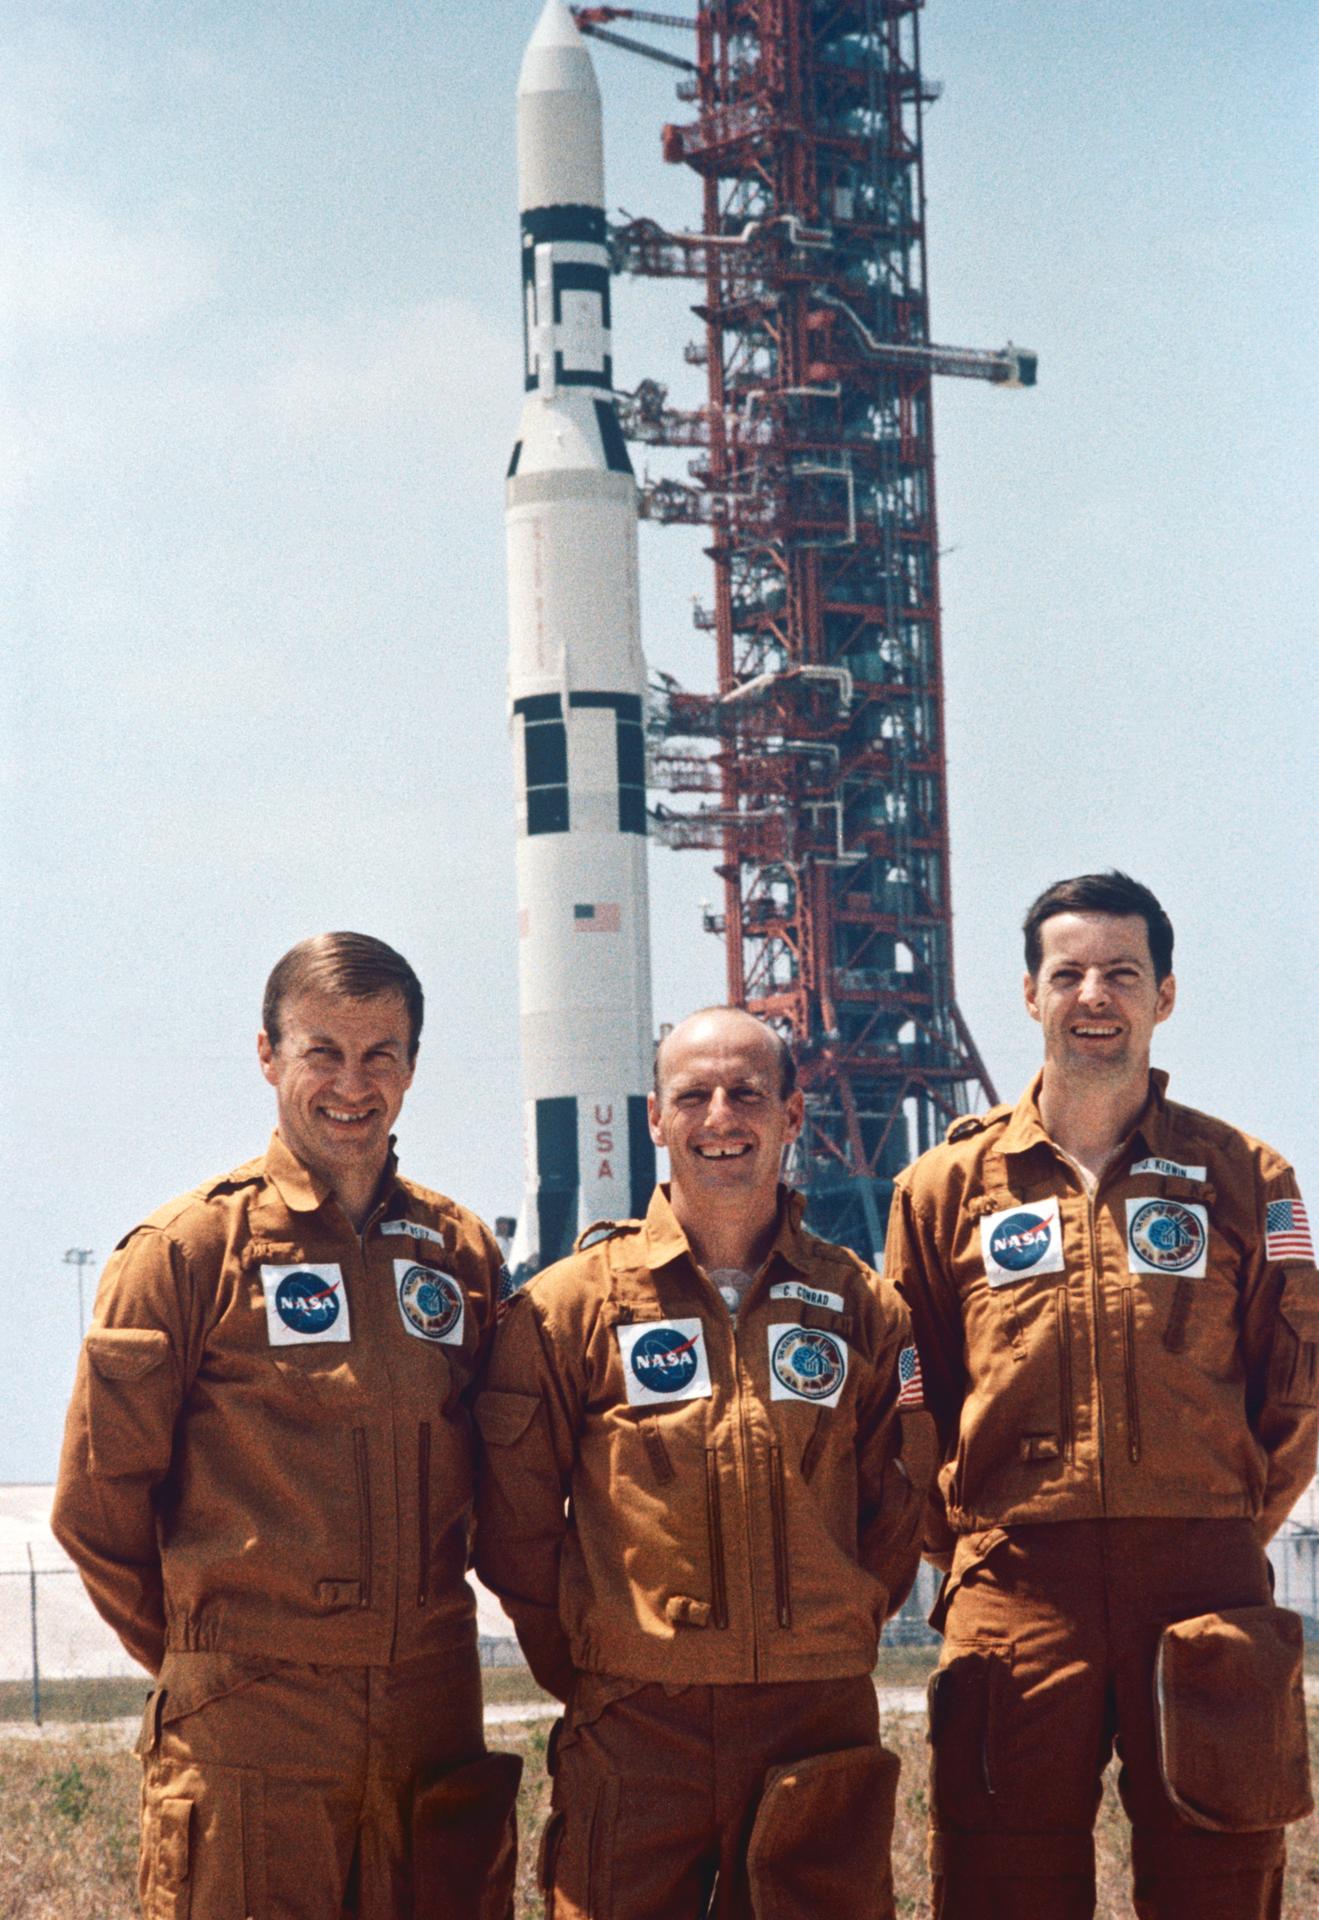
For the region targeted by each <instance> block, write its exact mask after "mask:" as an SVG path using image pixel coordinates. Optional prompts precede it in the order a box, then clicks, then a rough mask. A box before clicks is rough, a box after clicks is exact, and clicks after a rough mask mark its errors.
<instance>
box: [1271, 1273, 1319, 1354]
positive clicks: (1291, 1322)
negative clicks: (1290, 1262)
mask: <svg viewBox="0 0 1319 1920" xmlns="http://www.w3.org/2000/svg"><path fill="white" fill-rule="evenodd" d="M1278 1312H1279V1313H1280V1314H1281V1315H1282V1318H1283V1319H1284V1320H1285V1321H1286V1322H1287V1325H1288V1326H1289V1327H1290V1328H1291V1330H1292V1332H1293V1333H1294V1334H1295V1335H1296V1338H1297V1339H1298V1340H1301V1341H1304V1342H1306V1343H1307V1344H1309V1343H1310V1342H1313V1341H1319V1276H1316V1275H1315V1274H1313V1273H1305V1272H1301V1271H1298V1272H1294V1273H1291V1274H1289V1275H1288V1276H1287V1284H1286V1286H1285V1287H1284V1288H1283V1290H1282V1299H1281V1300H1280V1301H1279V1302H1278Z"/></svg>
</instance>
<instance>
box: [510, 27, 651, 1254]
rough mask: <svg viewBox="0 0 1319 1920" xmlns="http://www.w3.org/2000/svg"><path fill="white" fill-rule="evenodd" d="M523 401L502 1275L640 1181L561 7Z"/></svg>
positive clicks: (543, 112) (605, 370)
mask: <svg viewBox="0 0 1319 1920" xmlns="http://www.w3.org/2000/svg"><path fill="white" fill-rule="evenodd" d="M518 185H519V195H518V198H519V205H520V209H521V217H522V269H523V271H522V285H523V301H524V319H525V330H526V368H525V386H526V399H525V402H524V405H523V409H522V418H521V423H520V427H519V434H518V441H517V445H516V446H515V448H514V450H513V458H512V460H511V461H510V463H509V469H508V483H507V514H506V525H507V531H508V599H509V706H510V715H511V723H512V733H513V751H514V759H515V767H516V781H517V834H518V839H517V893H518V930H519V941H518V947H519V991H520V1007H521V1041H522V1088H523V1097H524V1101H525V1108H524V1112H525V1129H526V1132H525V1151H526V1191H525V1198H524V1202H523V1206H522V1211H521V1213H520V1215H519V1219H518V1229H517V1235H516V1238H515V1240H514V1246H513V1256H512V1265H513V1267H514V1269H515V1271H516V1270H517V1269H518V1268H520V1267H524V1266H526V1267H530V1268H531V1269H532V1270H534V1269H536V1268H538V1267H541V1266H544V1265H546V1264H548V1263H549V1262H550V1261H551V1260H556V1259H558V1258H560V1257H561V1256H562V1255H563V1254H564V1253H566V1252H568V1251H569V1250H570V1249H571V1246H572V1242H573V1239H574V1238H575V1236H576V1235H577V1233H578V1232H579V1231H580V1230H581V1228H582V1227H584V1226H587V1225H589V1224H590V1223H591V1222H592V1221H594V1220H599V1219H625V1218H627V1217H629V1216H632V1215H635V1214H637V1213H639V1212H643V1211H644V1209H645V1206H646V1203H647V1201H648V1199H649V1196H650V1190H651V1187H652V1185H653V1183H654V1177H655V1155H654V1148H653V1147H652V1145H651V1142H650V1137H649V1133H648V1130H647V1127H646V1113H645V1092H646V1088H647V1085H648V1083H649V1077H650V1068H651V1046H652V1028H651V999H650V916H649V902H648V894H647V879H646V807H645V749H644V733H643V714H644V700H645V689H646V669H645V660H644V658H643V655H642V651H641V637H640V611H639V602H638V591H637V499H636V483H635V481H634V479H633V475H632V467H631V462H630V461H629V459H628V455H627V448H626V445H625V443H624V440H623V435H622V432H621V430H620V428H619V424H618V417H617V414H616V412H615V409H614V401H613V367H612V363H611V358H610V313H609V260H608V253H607V251H606V245H605V217H604V177H603V162H602V153H601V140H600V95H599V91H598V89H597V87H596V82H595V74H594V71H593V69H592V66H591V59H590V55H589V54H588V53H587V51H586V47H585V46H584V44H583V42H582V39H581V36H580V35H579V33H578V31H577V28H576V27H575V25H574V24H573V20H572V16H571V14H570V13H569V12H568V9H567V8H566V7H565V6H563V5H561V4H560V0H548V4H547V5H546V7H545V10H544V12H543V13H542V14H541V17H540V20H539V22H538V23H537V26H536V29H535V32H534V33H533V34H532V37H531V40H530V41H529V43H528V46H527V50H526V54H525V56H524V58H523V62H522V71H521V73H520V75H519V79H518Z"/></svg>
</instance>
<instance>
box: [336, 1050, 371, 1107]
mask: <svg viewBox="0 0 1319 1920" xmlns="http://www.w3.org/2000/svg"><path fill="white" fill-rule="evenodd" d="M334 1084H335V1088H336V1090H337V1091H338V1092H339V1093H340V1094H341V1095H342V1096H343V1098H344V1099H345V1100H362V1099H364V1098H365V1097H366V1095H367V1094H369V1093H370V1092H371V1076H370V1074H369V1073H368V1072H367V1070H366V1065H365V1062H363V1061H361V1060H351V1059H350V1060H345V1061H344V1062H343V1063H342V1065H341V1066H340V1068H339V1071H338V1073H336V1074H335V1076H334Z"/></svg>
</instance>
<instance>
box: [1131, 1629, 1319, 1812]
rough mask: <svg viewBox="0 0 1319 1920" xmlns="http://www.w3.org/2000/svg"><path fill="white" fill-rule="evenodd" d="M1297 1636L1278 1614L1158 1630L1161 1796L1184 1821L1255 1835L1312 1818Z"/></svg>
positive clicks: (1299, 1635)
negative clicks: (1164, 1794) (1162, 1790)
mask: <svg viewBox="0 0 1319 1920" xmlns="http://www.w3.org/2000/svg"><path fill="white" fill-rule="evenodd" d="M1303 1644H1304V1629H1303V1626H1302V1622H1301V1617H1300V1615H1299V1614H1296V1613H1290V1612H1288V1610H1287V1609H1286V1608H1284V1607H1236V1608H1233V1609H1231V1610H1227V1611H1224V1612H1222V1613H1204V1614H1200V1615H1199V1616H1198V1617H1197V1618H1195V1619H1194V1620H1179V1621H1177V1622H1175V1623H1174V1624H1173V1625H1172V1626H1169V1627H1165V1628H1164V1630H1163V1633H1162V1635H1161V1636H1160V1639H1159V1651H1158V1655H1157V1658H1156V1660H1155V1667H1154V1705H1155V1729H1156V1733H1157V1737H1158V1750H1159V1772H1160V1774H1161V1776H1162V1779H1163V1785H1164V1790H1165V1792H1166V1793H1167V1795H1168V1798H1169V1799H1170V1800H1171V1801H1172V1804H1173V1805H1174V1806H1175V1807H1176V1809H1177V1811H1178V1813H1180V1814H1181V1816H1182V1818H1183V1819H1184V1820H1186V1821H1188V1822H1189V1823H1190V1824H1191V1825H1192V1826H1195V1827H1207V1828H1210V1829H1211V1830H1213V1831H1215V1832H1218V1833H1263V1832H1267V1831H1268V1830H1269V1829H1271V1828H1274V1827H1283V1826H1286V1825H1288V1824H1289V1823H1290V1822H1291V1821H1293V1820H1303V1819H1304V1818H1305V1816H1306V1814H1308V1813H1310V1812H1311V1811H1312V1810H1313V1806H1314V1801H1313V1800H1312V1798H1311V1795H1310V1763H1309V1753H1308V1746H1307V1738H1306V1724H1305V1692H1304V1683H1303V1679H1302V1668H1303Z"/></svg>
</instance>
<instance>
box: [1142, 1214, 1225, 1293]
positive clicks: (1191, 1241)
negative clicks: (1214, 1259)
mask: <svg viewBox="0 0 1319 1920" xmlns="http://www.w3.org/2000/svg"><path fill="white" fill-rule="evenodd" d="M1208 1257H1209V1211H1208V1209H1207V1208H1206V1207H1202V1206H1201V1205H1200V1204H1199V1202H1198V1201H1195V1200H1128V1201H1127V1269H1128V1271H1129V1272H1131V1273H1184V1274H1186V1275H1187V1277H1188V1278H1189V1279H1192V1280H1200V1279H1202V1278H1203V1277H1204V1271H1205V1263H1206V1261H1207V1259H1208Z"/></svg>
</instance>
